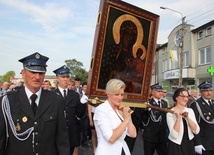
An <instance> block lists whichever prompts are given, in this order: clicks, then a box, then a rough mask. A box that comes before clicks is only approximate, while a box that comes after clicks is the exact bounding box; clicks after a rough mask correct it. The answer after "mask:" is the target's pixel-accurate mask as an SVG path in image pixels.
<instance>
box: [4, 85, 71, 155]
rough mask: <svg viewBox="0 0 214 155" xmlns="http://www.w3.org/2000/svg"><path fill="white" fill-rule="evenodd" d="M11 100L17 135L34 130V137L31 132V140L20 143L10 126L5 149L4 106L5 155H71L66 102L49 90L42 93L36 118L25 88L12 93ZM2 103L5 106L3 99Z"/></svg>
mask: <svg viewBox="0 0 214 155" xmlns="http://www.w3.org/2000/svg"><path fill="white" fill-rule="evenodd" d="M7 97H8V99H9V104H10V109H11V115H12V120H13V122H14V125H15V126H16V130H17V132H18V133H22V132H24V131H26V130H27V129H29V128H31V127H34V131H33V132H34V136H33V134H32V133H31V134H30V136H29V138H27V139H26V140H24V141H20V140H18V139H17V138H16V137H15V136H14V135H13V133H12V130H11V128H10V127H9V128H8V131H9V138H8V145H7V148H5V145H6V126H5V120H4V118H3V113H2V106H1V108H0V122H1V125H0V154H1V155H70V148H69V139H68V133H67V128H66V122H65V118H64V113H63V104H64V100H63V99H62V98H61V97H60V96H59V95H56V93H54V92H51V91H48V90H42V92H41V96H40V101H39V106H38V108H37V113H36V115H35V117H34V114H33V110H32V108H31V106H30V103H29V100H28V98H27V95H26V93H25V90H24V87H22V88H20V89H18V90H17V91H15V92H11V93H9V94H8V95H7ZM0 103H1V104H2V98H1V100H0ZM24 137H26V135H25V136H24ZM24 137H21V138H24ZM33 137H34V138H33ZM33 141H34V144H33V143H32V142H33ZM33 146H34V147H33ZM33 151H34V152H33Z"/></svg>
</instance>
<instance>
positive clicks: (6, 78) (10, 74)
mask: <svg viewBox="0 0 214 155" xmlns="http://www.w3.org/2000/svg"><path fill="white" fill-rule="evenodd" d="M15 75H16V74H15V72H14V71H8V72H7V73H6V74H4V75H3V76H2V82H10V77H12V78H14V77H15Z"/></svg>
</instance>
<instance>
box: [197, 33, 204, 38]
mask: <svg viewBox="0 0 214 155" xmlns="http://www.w3.org/2000/svg"><path fill="white" fill-rule="evenodd" d="M202 38H203V31H200V32H198V39H202Z"/></svg>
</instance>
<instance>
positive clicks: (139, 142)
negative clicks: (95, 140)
mask: <svg viewBox="0 0 214 155" xmlns="http://www.w3.org/2000/svg"><path fill="white" fill-rule="evenodd" d="M79 155H93V151H92V144H91V143H89V146H88V147H82V146H81V147H79ZM132 155H144V151H143V139H142V131H141V130H139V132H138V137H137V139H136V142H135V146H134V151H133V153H132ZM154 155H157V154H156V153H155V154H154Z"/></svg>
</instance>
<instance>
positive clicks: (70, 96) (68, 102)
mask: <svg viewBox="0 0 214 155" xmlns="http://www.w3.org/2000/svg"><path fill="white" fill-rule="evenodd" d="M53 72H54V73H55V74H56V79H57V82H58V85H57V89H56V90H55V92H56V93H57V94H59V95H60V96H62V97H63V98H64V100H65V104H64V114H65V118H66V123H67V129H68V135H69V140H70V150H71V154H73V151H74V148H75V147H77V146H79V145H80V131H79V128H78V124H77V123H78V119H80V118H81V117H82V116H83V115H84V112H85V108H86V107H85V106H86V104H84V103H83V104H82V103H81V102H80V97H79V94H78V93H77V92H75V91H74V90H69V89H68V84H69V81H70V74H71V73H70V69H69V68H68V67H66V66H62V67H60V68H58V69H56V70H54V71H53ZM83 97H84V96H83Z"/></svg>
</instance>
